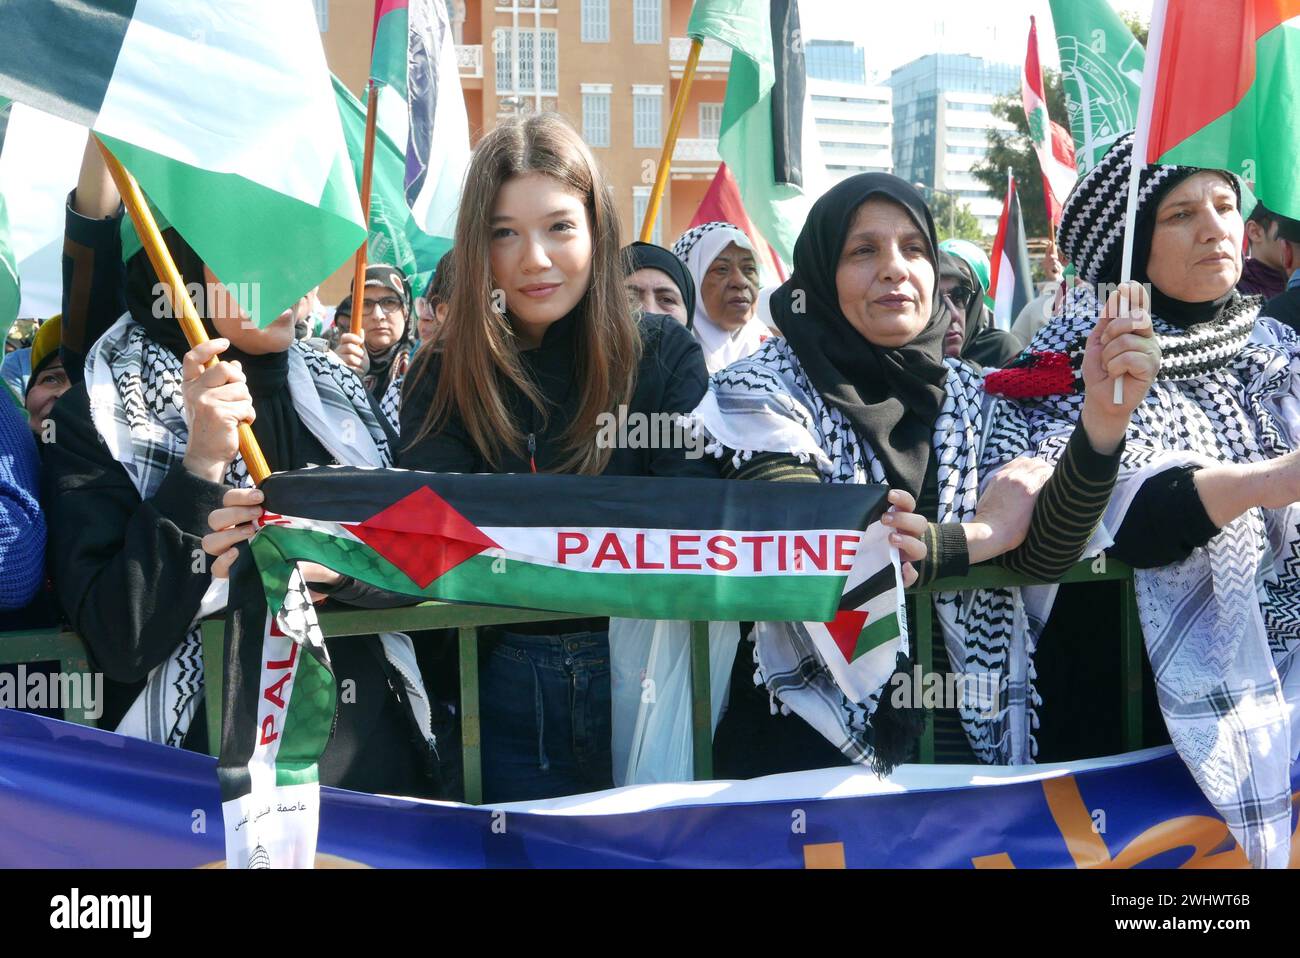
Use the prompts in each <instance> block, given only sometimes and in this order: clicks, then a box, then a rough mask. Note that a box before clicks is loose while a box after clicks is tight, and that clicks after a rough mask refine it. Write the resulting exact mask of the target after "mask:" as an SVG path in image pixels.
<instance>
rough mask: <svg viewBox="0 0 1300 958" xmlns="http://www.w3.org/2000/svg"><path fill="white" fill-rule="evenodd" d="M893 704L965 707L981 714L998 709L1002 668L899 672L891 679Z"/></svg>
mask: <svg viewBox="0 0 1300 958" xmlns="http://www.w3.org/2000/svg"><path fill="white" fill-rule="evenodd" d="M889 684H890V687H891V688H890V693H889V696H890V697H889V704H890V705H892V706H893V707H894V708H896V709H964V710H970V711H973V712H975V713H976V714H977V715H979V716H980V717H981V718H993V717H994V716H995V715H997V713H998V699H999V693H1000V692H1001V690H1002V673H1001V672H949V673H947V674H946V675H941V674H940V673H938V672H923V671H922V669H921V666H919V665H917V666H914V667H913V669H912V671H911V672H910V673H906V672H898V673H896V674H895V675H894V677H893V678H892V679H891V680H890V683H889Z"/></svg>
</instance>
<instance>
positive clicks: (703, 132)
mask: <svg viewBox="0 0 1300 958" xmlns="http://www.w3.org/2000/svg"><path fill="white" fill-rule="evenodd" d="M721 132H722V104H721V103H701V104H700V138H701V139H704V140H716V139H717V138H718V135H719V134H720V133H721Z"/></svg>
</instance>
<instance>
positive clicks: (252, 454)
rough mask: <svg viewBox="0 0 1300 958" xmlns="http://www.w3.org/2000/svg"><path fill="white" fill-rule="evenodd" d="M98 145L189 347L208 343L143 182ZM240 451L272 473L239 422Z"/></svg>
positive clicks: (255, 475)
mask: <svg viewBox="0 0 1300 958" xmlns="http://www.w3.org/2000/svg"><path fill="white" fill-rule="evenodd" d="M95 145H96V146H97V147H99V152H100V153H102V154H103V155H104V162H105V164H107V166H108V172H109V174H110V175H111V176H112V177H113V183H114V185H116V186H117V191H118V193H120V194H121V195H122V202H123V204H124V205H125V206H126V211H127V213H128V214H129V215H130V217H131V222H132V224H134V226H135V231H136V233H137V234H138V235H139V237H140V242H141V244H143V246H144V251H145V254H146V255H147V256H148V257H149V262H150V263H151V264H152V265H153V271H154V272H155V273H156V274H157V275H158V279H159V280H161V281H162V283H163V285H164V287H166V290H167V298H168V300H170V301H171V306H172V315H173V316H175V317H176V319H177V321H178V322H180V324H181V330H182V331H183V332H184V333H185V339H186V341H187V342H188V343H189V344H190V348H193V347H195V346H197V345H199V344H200V343H206V342H207V341H208V338H209V337H208V331H207V330H206V329H204V328H203V322H202V321H201V320H200V319H199V314H198V312H197V311H196V310H195V309H194V303H193V301H192V300H191V299H190V297H189V294H188V293H187V292H186V291H185V280H183V279H182V278H181V274H180V270H178V269H177V268H176V262H175V261H174V260H173V259H172V254H171V250H169V249H168V248H167V244H166V243H165V242H163V238H162V233H161V232H160V231H159V229H158V223H157V221H155V220H154V218H153V211H152V210H150V209H149V204H148V203H146V202H145V199H144V194H143V193H141V192H140V185H139V184H138V183H136V181H135V177H133V176H132V175H131V174H130V173H128V172H127V171H126V168H125V167H124V166H122V164H121V163H119V162H118V159H117V157H115V156H114V155H113V154H112V152H111V151H110V150H109V149H108V147H106V146H105V145H104V142H103V141H102V140H101V139H100V138H99V137H95ZM216 362H217V358H216V357H215V356H214V357H212V358H211V359H209V360H208V362H207V364H206V365H205V367H204V368H207V367H210V366H213V365H215V364H216ZM239 454H240V455H241V456H243V457H244V465H245V466H247V467H248V474H249V476H251V477H252V479H253V482H254V483H259V484H260V483H261V481H262V480H263V479H265V478H266V477H267V476H269V475H270V474H271V468H270V467H269V466H268V465H267V464H266V457H265V456H263V455H262V447H261V446H259V445H258V444H257V437H255V436H254V435H253V429H252V427H251V426H250V425H249V424H248V423H246V422H241V423H240V424H239Z"/></svg>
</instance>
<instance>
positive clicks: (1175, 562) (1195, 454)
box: [985, 136, 1300, 865]
mask: <svg viewBox="0 0 1300 958" xmlns="http://www.w3.org/2000/svg"><path fill="white" fill-rule="evenodd" d="M1132 149H1133V147H1132V137H1131V136H1127V137H1125V138H1123V139H1121V140H1120V141H1118V142H1117V143H1116V144H1115V146H1114V147H1112V149H1111V151H1110V152H1109V153H1108V154H1107V155H1106V157H1105V158H1104V159H1103V160H1102V162H1101V163H1099V164H1098V165H1097V166H1096V167H1095V168H1094V169H1093V170H1092V171H1091V172H1090V173H1089V174H1088V175H1087V176H1086V177H1084V179H1083V180H1081V181H1080V182H1079V184H1078V185H1077V186H1076V187H1075V190H1074V192H1073V193H1072V194H1071V197H1070V199H1069V200H1068V201H1067V203H1066V206H1065V209H1064V211H1063V214H1062V220H1061V225H1060V229H1059V243H1060V247H1061V249H1062V251H1063V252H1064V253H1065V255H1067V256H1068V257H1069V258H1070V260H1071V261H1072V262H1073V264H1074V266H1075V268H1076V269H1077V270H1078V273H1079V278H1080V279H1081V280H1082V281H1083V282H1081V283H1080V285H1079V286H1077V287H1075V288H1074V289H1072V290H1070V292H1069V294H1068V295H1067V297H1066V300H1065V303H1064V306H1063V308H1062V312H1061V314H1060V315H1058V316H1057V317H1056V318H1055V319H1054V320H1053V321H1052V322H1051V323H1050V324H1048V325H1047V326H1045V327H1044V328H1043V329H1042V330H1040V331H1039V333H1038V334H1037V336H1036V337H1035V339H1034V340H1033V342H1032V343H1031V344H1030V347H1031V349H1033V350H1036V351H1040V352H1057V353H1064V354H1067V355H1069V356H1070V357H1075V358H1077V357H1078V355H1079V354H1080V352H1081V350H1082V347H1083V341H1084V337H1085V336H1086V335H1087V333H1088V330H1089V329H1090V328H1091V327H1092V325H1093V324H1094V323H1095V322H1096V318H1097V316H1098V315H1099V314H1100V313H1101V312H1102V307H1101V305H1100V304H1099V302H1098V299H1097V296H1096V294H1095V293H1094V291H1093V287H1094V285H1095V284H1106V283H1113V282H1115V281H1117V280H1118V278H1119V271H1120V262H1119V260H1120V248H1121V245H1122V239H1123V236H1122V232H1120V229H1121V225H1122V223H1123V221H1124V212H1125V207H1126V204H1127V202H1128V184H1129V181H1130V169H1131V162H1132ZM1140 184H1141V192H1140V194H1139V200H1138V213H1137V223H1136V235H1135V237H1134V244H1133V246H1134V253H1133V276H1134V278H1135V279H1137V280H1138V281H1140V282H1143V283H1149V284H1150V288H1151V294H1150V305H1149V309H1150V313H1151V317H1152V322H1153V323H1154V329H1155V333H1156V335H1157V337H1158V339H1159V342H1160V348H1161V351H1162V353H1163V356H1164V362H1163V365H1162V367H1161V369H1160V372H1159V375H1158V377H1157V378H1156V381H1155V383H1154V385H1153V386H1152V387H1151V393H1150V396H1149V397H1148V398H1147V399H1146V400H1145V401H1144V402H1142V403H1141V404H1140V405H1139V406H1138V408H1137V411H1136V413H1135V414H1134V416H1133V418H1132V421H1131V422H1130V423H1129V425H1128V428H1127V436H1126V440H1125V445H1124V449H1123V453H1122V458H1121V463H1120V472H1119V480H1118V483H1117V486H1116V491H1115V495H1114V496H1113V498H1112V500H1111V503H1110V506H1109V507H1108V509H1107V511H1106V514H1105V517H1104V520H1103V523H1102V525H1101V527H1100V528H1099V530H1098V534H1097V537H1096V540H1095V541H1094V543H1093V546H1094V547H1099V546H1101V547H1104V546H1110V553H1111V554H1112V555H1114V556H1117V557H1118V558H1120V559H1123V560H1124V561H1127V562H1129V563H1130V564H1132V565H1134V566H1136V567H1137V571H1136V573H1135V579H1136V588H1137V593H1138V600H1139V601H1138V606H1139V611H1140V614H1141V621H1142V632H1143V637H1144V639H1145V641H1146V646H1147V651H1148V654H1149V657H1150V661H1151V668H1152V673H1153V674H1154V677H1155V686H1156V697H1157V699H1158V702H1159V706H1160V710H1161V712H1162V713H1163V716H1164V720H1165V725H1166V727H1167V728H1168V731H1169V734H1170V738H1171V739H1172V741H1173V744H1174V746H1175V748H1176V749H1177V750H1178V753H1179V754H1180V755H1181V756H1182V758H1183V760H1184V762H1185V763H1186V764H1187V766H1188V768H1189V769H1190V770H1191V771H1192V774H1193V776H1194V777H1195V778H1196V780H1197V782H1198V784H1199V785H1200V786H1201V788H1202V790H1203V791H1204V792H1205V794H1206V796H1207V797H1208V798H1209V799H1210V800H1211V801H1212V802H1213V803H1214V806H1215V808H1216V809H1217V810H1218V811H1219V813H1220V814H1221V815H1222V816H1223V818H1224V819H1225V821H1226V822H1227V823H1228V825H1229V827H1230V828H1231V829H1232V832H1233V835H1234V836H1235V837H1236V839H1237V841H1238V842H1239V843H1240V844H1241V846H1242V848H1243V849H1244V850H1245V852H1246V855H1247V857H1248V858H1249V859H1250V861H1251V862H1252V863H1253V864H1256V865H1285V864H1286V861H1287V858H1288V854H1289V852H1288V850H1289V839H1290V823H1291V812H1290V807H1291V800H1290V795H1291V789H1290V766H1291V762H1292V760H1293V759H1294V758H1295V756H1296V752H1297V747H1298V746H1300V736H1296V735H1294V734H1292V732H1291V730H1290V722H1289V719H1288V711H1289V709H1290V708H1291V706H1292V705H1293V704H1294V703H1296V702H1297V700H1298V699H1297V695H1298V693H1300V669H1296V668H1295V667H1294V661H1295V649H1296V648H1297V646H1298V645H1300V614H1298V611H1297V610H1300V572H1298V571H1297V570H1300V506H1298V505H1297V502H1298V501H1300V452H1297V451H1295V446H1296V440H1297V439H1298V438H1300V413H1298V410H1300V404H1298V403H1297V400H1300V386H1298V385H1297V375H1298V374H1300V340H1297V338H1296V336H1295V334H1294V333H1293V332H1292V331H1291V330H1289V329H1286V328H1285V327H1283V326H1281V325H1280V324H1279V323H1277V322H1275V321H1274V320H1271V319H1259V318H1258V314H1259V309H1260V305H1261V302H1262V301H1261V300H1260V299H1259V298H1258V297H1251V296H1242V295H1241V294H1240V293H1238V292H1237V291H1236V290H1235V288H1234V287H1235V286H1236V284H1237V282H1238V279H1239V277H1240V274H1241V269H1242V263H1241V245H1242V243H1241V241H1242V233H1243V228H1244V227H1243V221H1242V214H1241V210H1240V208H1239V204H1240V188H1239V186H1238V184H1237V181H1236V179H1235V177H1233V176H1232V175H1231V174H1229V173H1227V172H1224V171H1218V170H1198V169H1195V168H1191V167H1174V166H1162V165H1157V166H1148V167H1147V168H1146V169H1145V170H1144V171H1143V173H1142V174H1141V180H1140ZM1139 289H1140V287H1139ZM1144 305H1145V302H1144ZM1084 406H1085V400H1084V399H1083V397H1082V396H1080V395H1079V393H1078V392H1077V390H1073V389H1064V390H1057V391H1053V392H1048V391H1046V390H1044V391H1042V392H1040V393H1039V394H1038V395H1037V396H1034V397H1029V398H1021V399H1020V400H1019V401H1017V402H1008V403H1005V404H1004V405H1003V406H1002V407H1001V408H1000V410H999V413H998V415H997V417H996V419H995V423H996V427H995V429H994V431H993V433H992V435H991V437H990V443H989V449H988V455H987V456H986V459H985V467H986V468H995V467H996V466H997V465H998V464H1000V463H1003V462H1008V461H1010V460H1011V459H1013V458H1014V457H1017V456H1022V455H1026V454H1029V455H1037V456H1039V457H1042V458H1044V459H1046V460H1048V461H1055V460H1056V459H1057V458H1058V457H1059V456H1060V454H1061V450H1062V449H1063V448H1064V445H1065V437H1066V436H1067V435H1069V433H1070V431H1071V430H1073V429H1074V428H1075V425H1076V423H1078V422H1079V421H1080V420H1081V418H1082V417H1083V416H1084ZM1052 598H1053V596H1052V595H1051V593H1050V592H1048V593H1047V594H1045V595H1042V596H1038V597H1033V598H1032V599H1031V598H1027V606H1029V607H1030V608H1029V611H1030V615H1031V616H1033V615H1038V616H1040V617H1042V616H1045V615H1046V612H1047V610H1048V609H1050V607H1051V603H1052ZM1045 708H1046V709H1050V708H1051V702H1050V700H1049V701H1048V702H1047V704H1046V705H1045ZM1049 714H1050V713H1049Z"/></svg>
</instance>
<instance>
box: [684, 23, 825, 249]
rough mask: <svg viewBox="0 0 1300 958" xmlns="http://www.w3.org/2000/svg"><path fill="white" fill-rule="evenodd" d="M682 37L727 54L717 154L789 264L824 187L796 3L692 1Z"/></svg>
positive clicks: (751, 212)
mask: <svg viewBox="0 0 1300 958" xmlns="http://www.w3.org/2000/svg"><path fill="white" fill-rule="evenodd" d="M686 32H687V34H688V35H689V36H690V37H691V38H693V39H700V40H704V39H708V38H713V39H715V40H718V41H719V42H721V43H724V44H726V45H727V46H729V47H731V49H732V55H731V69H730V72H729V74H728V76H727V93H726V97H725V98H724V101H723V105H722V125H721V131H720V133H719V136H718V153H719V155H720V156H721V157H722V159H723V162H725V163H726V164H727V166H728V168H729V169H730V170H731V175H732V176H734V177H735V179H736V184H737V185H738V186H739V188H740V195H741V198H742V199H743V200H744V204H745V208H746V209H747V210H748V211H749V215H750V217H751V218H752V219H753V221H754V224H755V225H756V226H757V227H758V229H759V232H761V233H762V234H763V236H764V237H765V238H766V239H767V241H768V242H769V243H771V244H772V248H773V249H774V250H776V253H777V255H778V256H779V257H780V258H781V259H782V260H784V261H785V262H787V263H792V262H794V241H795V239H797V238H798V235H799V230H800V229H802V228H803V224H804V220H805V219H807V217H808V210H809V208H810V207H811V206H812V203H813V200H815V199H816V198H817V197H818V196H820V195H821V194H822V193H823V192H825V191H826V189H827V188H828V187H829V186H830V181H829V180H828V178H827V176H826V168H825V166H824V164H823V163H822V158H821V148H820V147H819V145H818V142H817V131H816V128H815V125H814V121H813V116H812V110H811V109H809V108H808V96H807V90H806V72H805V69H804V55H803V45H802V43H801V42H800V39H799V8H798V3H797V0H695V5H694V6H693V7H692V8H691V18H690V21H689V23H688V24H687V26H686Z"/></svg>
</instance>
